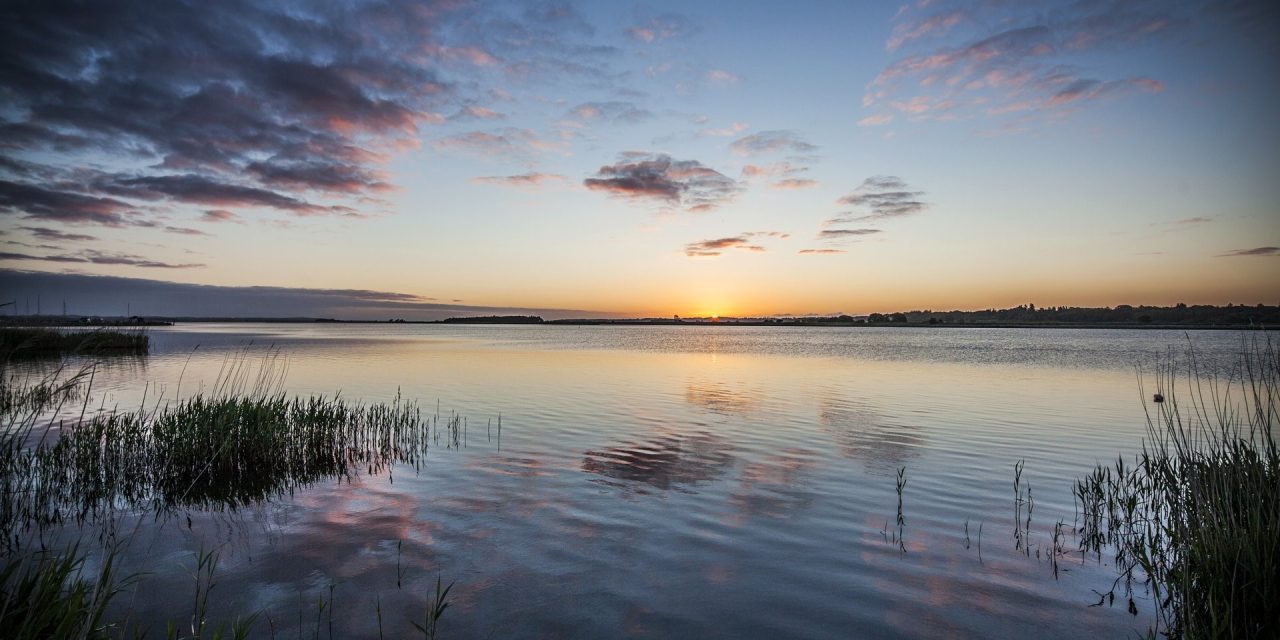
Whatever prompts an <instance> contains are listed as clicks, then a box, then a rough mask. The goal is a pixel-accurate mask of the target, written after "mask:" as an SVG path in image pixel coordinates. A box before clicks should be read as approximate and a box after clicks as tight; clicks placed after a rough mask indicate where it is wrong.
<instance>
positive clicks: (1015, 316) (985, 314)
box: [0, 303, 1280, 330]
mask: <svg viewBox="0 0 1280 640" xmlns="http://www.w3.org/2000/svg"><path fill="white" fill-rule="evenodd" d="M183 322H187V323H191V322H255V323H333V324H493V325H511V324H525V325H527V324H537V325H564V326H595V325H609V326H730V327H867V326H873V327H903V328H920V327H956V328H972V329H1035V328H1048V329H1232V330H1239V329H1248V328H1262V327H1276V326H1280V305H1264V304H1257V305H1253V306H1249V305H1235V304H1228V305H1225V306H1217V305H1186V304H1181V303H1179V304H1177V305H1173V306H1166V307H1160V306H1145V305H1139V306H1131V305H1118V306H1116V307H1037V306H1036V305H1034V304H1029V305H1019V306H1017V307H1010V308H1008V309H984V310H977V311H958V310H953V311H933V310H927V309H926V310H914V311H899V312H893V313H871V314H866V315H848V314H833V315H829V316H822V315H779V316H767V317H732V316H712V317H683V318H682V317H680V316H672V317H670V318H665V317H664V318H563V319H553V320H544V319H543V318H542V317H541V316H537V315H485V316H457V317H451V318H445V319H442V320H408V319H404V318H391V319H387V320H342V319H335V318H309V317H239V316H172V317H169V316H166V317H154V318H142V317H139V316H133V317H130V318H123V317H122V318H100V317H98V318H92V317H81V316H7V317H0V326H24V327H28V326H44V327H63V326H94V327H113V326H168V325H172V324H174V323H183Z"/></svg>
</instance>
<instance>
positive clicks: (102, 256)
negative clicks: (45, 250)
mask: <svg viewBox="0 0 1280 640" xmlns="http://www.w3.org/2000/svg"><path fill="white" fill-rule="evenodd" d="M0 260H22V261H34V262H60V263H87V264H102V265H125V266H131V267H144V268H149V269H194V268H197V267H203V266H204V265H203V264H171V263H168V262H160V261H158V260H151V259H149V258H144V257H142V256H136V255H132V254H128V253H114V252H110V251H95V250H93V249H85V250H83V251H78V252H76V253H64V254H55V255H47V256H33V255H28V254H23V253H3V252H0Z"/></svg>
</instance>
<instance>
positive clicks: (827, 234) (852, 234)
mask: <svg viewBox="0 0 1280 640" xmlns="http://www.w3.org/2000/svg"><path fill="white" fill-rule="evenodd" d="M880 232H881V230H880V229H823V230H822V231H819V232H818V239H819V240H840V239H845V238H857V237H860V236H869V235H872V234H876V233H880Z"/></svg>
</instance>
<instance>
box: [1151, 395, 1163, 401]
mask: <svg viewBox="0 0 1280 640" xmlns="http://www.w3.org/2000/svg"><path fill="white" fill-rule="evenodd" d="M1151 399H1152V400H1154V401H1156V402H1164V394H1162V393H1157V394H1155V395H1154V396H1151Z"/></svg>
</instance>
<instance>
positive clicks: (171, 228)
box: [164, 225, 213, 236]
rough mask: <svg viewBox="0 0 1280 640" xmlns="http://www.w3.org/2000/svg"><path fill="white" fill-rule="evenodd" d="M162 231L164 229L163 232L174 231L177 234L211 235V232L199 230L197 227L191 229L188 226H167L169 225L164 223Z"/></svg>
mask: <svg viewBox="0 0 1280 640" xmlns="http://www.w3.org/2000/svg"><path fill="white" fill-rule="evenodd" d="M164 231H165V233H176V234H178V235H182V236H211V235H213V234H211V233H207V232H204V231H201V230H199V229H192V228H190V227H174V226H169V225H165V226H164Z"/></svg>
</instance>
